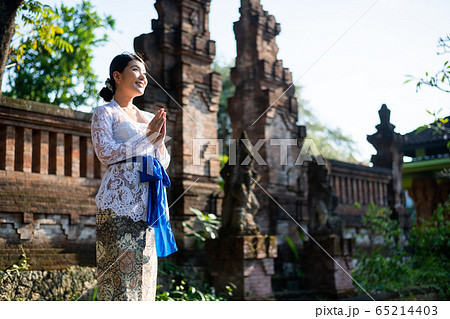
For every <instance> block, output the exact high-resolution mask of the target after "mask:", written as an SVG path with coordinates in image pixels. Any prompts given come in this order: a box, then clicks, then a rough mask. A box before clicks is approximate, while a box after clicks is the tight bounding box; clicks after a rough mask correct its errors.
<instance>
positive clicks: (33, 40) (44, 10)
mask: <svg viewBox="0 0 450 319" xmlns="http://www.w3.org/2000/svg"><path fill="white" fill-rule="evenodd" d="M17 15H18V16H19V17H20V20H21V24H20V25H19V24H17V23H16V24H15V29H16V31H15V34H14V38H13V39H12V41H11V44H10V56H9V58H10V60H11V62H12V63H11V64H10V65H9V66H8V67H13V66H16V67H17V68H18V69H19V68H20V67H21V65H22V64H23V62H24V55H25V53H26V52H27V51H28V50H36V49H37V48H38V47H41V48H43V50H45V51H46V52H48V53H49V54H51V53H52V52H53V51H54V50H55V49H59V50H63V51H64V52H67V53H71V52H73V46H72V45H71V44H70V43H69V42H67V41H66V39H65V38H64V37H63V36H62V35H63V33H64V29H63V28H61V27H60V26H58V25H57V24H56V23H57V21H58V19H60V16H59V15H58V14H57V13H56V12H55V11H53V9H52V8H51V7H50V6H48V5H46V4H42V3H40V2H39V1H35V0H26V1H24V2H23V3H22V5H21V6H20V7H19V9H18V11H17Z"/></svg>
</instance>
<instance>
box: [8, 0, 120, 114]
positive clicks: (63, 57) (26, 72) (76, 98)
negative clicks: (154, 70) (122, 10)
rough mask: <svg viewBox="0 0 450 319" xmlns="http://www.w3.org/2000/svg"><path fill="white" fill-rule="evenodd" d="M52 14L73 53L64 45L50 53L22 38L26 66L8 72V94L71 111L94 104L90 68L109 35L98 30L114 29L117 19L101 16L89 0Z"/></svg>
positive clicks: (39, 45)
mask: <svg viewBox="0 0 450 319" xmlns="http://www.w3.org/2000/svg"><path fill="white" fill-rule="evenodd" d="M53 11H54V12H55V13H56V14H57V15H58V18H57V19H56V20H54V21H53V22H54V24H56V25H59V26H60V28H61V29H62V31H63V32H62V34H61V36H60V37H61V38H63V39H65V40H67V42H68V43H70V44H71V45H72V47H73V48H74V50H73V51H72V52H67V51H66V49H67V47H64V46H61V47H60V48H59V49H58V48H55V49H54V50H52V51H51V52H49V51H48V50H47V49H46V47H45V45H41V43H39V42H36V41H35V39H34V38H33V37H31V38H30V37H25V38H23V39H22V42H21V43H22V44H23V45H24V46H25V47H26V48H27V50H25V51H24V52H23V54H22V55H21V59H22V60H23V64H24V65H26V67H21V68H18V67H16V68H10V69H8V72H7V75H8V78H7V79H8V82H7V84H8V85H9V87H10V90H9V91H8V92H5V95H8V96H11V97H14V98H23V99H29V100H34V101H38V102H44V103H53V104H57V105H66V106H68V107H71V108H77V107H79V106H85V105H86V104H92V105H94V104H95V102H96V101H97V98H96V96H97V89H96V84H97V83H98V81H97V76H96V75H95V74H94V72H93V69H92V67H91V63H92V59H93V52H92V51H93V48H95V47H97V46H100V45H102V44H104V43H105V42H106V40H107V36H106V34H105V35H103V36H100V37H99V36H97V35H96V31H97V30H98V29H99V28H103V29H105V28H113V27H114V20H113V18H112V17H111V16H106V17H100V16H99V15H98V14H97V13H95V11H94V9H93V6H92V5H91V3H90V2H89V1H86V0H84V1H83V2H82V3H81V5H79V6H77V7H68V6H65V5H61V7H60V8H58V7H55V8H54V9H53ZM58 30H59V29H57V31H58ZM55 32H56V31H55ZM55 41H56V42H57V43H59V44H61V43H62V42H60V41H57V40H55ZM13 59H17V57H13Z"/></svg>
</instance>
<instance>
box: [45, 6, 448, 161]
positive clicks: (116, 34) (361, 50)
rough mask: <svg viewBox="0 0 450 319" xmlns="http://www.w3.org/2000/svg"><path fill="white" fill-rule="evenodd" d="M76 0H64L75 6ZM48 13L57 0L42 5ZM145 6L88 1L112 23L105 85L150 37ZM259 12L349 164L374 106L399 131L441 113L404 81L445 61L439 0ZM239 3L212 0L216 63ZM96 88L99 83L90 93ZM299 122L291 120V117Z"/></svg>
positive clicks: (225, 55)
mask: <svg viewBox="0 0 450 319" xmlns="http://www.w3.org/2000/svg"><path fill="white" fill-rule="evenodd" d="M80 1H81V0H64V3H65V4H67V5H72V6H73V5H75V4H76V3H80ZM42 2H43V3H48V4H50V5H53V4H55V3H60V2H61V1H60V0H49V1H45V0H43V1H42ZM154 2H155V1H153V0H127V1H126V2H124V1H117V0H115V1H112V0H93V1H92V3H93V4H94V6H95V7H96V9H97V11H98V12H99V13H100V14H102V13H104V14H111V15H112V16H113V17H114V18H115V19H116V30H115V31H108V34H109V35H110V36H111V38H112V40H111V41H110V42H109V43H108V44H107V45H106V46H105V47H103V48H99V49H97V50H96V53H95V55H96V57H95V60H94V69H95V70H96V72H97V74H98V75H99V77H100V79H101V80H102V81H104V80H105V79H106V78H107V77H108V68H109V63H110V61H111V60H112V58H113V57H114V56H115V55H117V54H119V53H122V52H123V51H133V39H134V37H136V36H138V35H140V34H142V33H149V32H151V31H152V30H151V19H156V18H157V13H156V9H155V8H154V6H153V5H154ZM261 3H262V5H263V8H264V10H266V11H268V12H269V13H270V14H272V15H274V16H275V18H276V20H277V22H278V23H280V24H281V34H280V35H279V36H278V37H277V43H278V46H279V48H280V50H279V53H278V58H279V59H281V60H283V63H284V67H287V68H289V69H290V70H291V71H292V73H293V78H294V79H295V84H296V85H301V86H303V87H304V89H303V98H304V99H306V100H308V101H309V106H310V108H312V109H313V110H315V112H316V115H317V117H318V118H319V119H320V120H322V121H323V122H324V123H325V124H327V125H330V126H331V127H340V128H342V130H343V131H344V133H345V134H347V135H349V136H351V137H352V138H353V139H354V140H355V141H356V143H357V145H358V149H359V152H360V154H359V156H357V159H359V160H364V161H368V160H369V159H370V155H371V154H374V152H375V150H374V149H373V147H372V146H371V145H370V144H369V143H368V142H367V141H366V135H367V134H373V133H374V132H375V125H377V124H378V123H379V118H378V113H377V112H378V110H379V109H380V107H381V105H382V104H383V103H385V104H387V106H388V108H390V109H391V111H392V113H391V122H392V123H393V124H394V125H396V130H397V132H399V133H402V134H404V133H407V132H409V131H411V130H413V129H415V128H416V127H418V126H420V125H422V124H424V123H428V122H431V121H432V120H433V118H432V117H431V116H429V115H428V114H427V112H426V110H430V111H437V110H438V109H440V108H443V111H442V112H441V113H440V115H441V116H446V115H449V114H450V94H445V93H441V92H440V91H438V90H437V89H432V88H427V87H424V88H423V89H422V90H421V91H419V93H416V91H415V85H414V84H412V83H409V84H403V82H404V81H405V80H406V79H407V77H406V75H407V74H411V75H414V76H417V77H419V76H423V75H424V74H425V72H426V71H428V72H430V73H434V72H435V71H438V70H439V69H440V68H441V67H442V65H443V63H444V61H446V59H448V56H449V55H448V54H447V55H441V56H438V55H437V54H436V48H437V47H436V46H437V41H438V39H439V37H444V36H446V35H447V34H450V23H449V20H448V15H449V13H450V1H448V0H429V1H423V0H378V1H377V0H340V1H336V0H261ZM239 6H240V0H212V1H211V12H210V31H211V39H212V40H215V41H216V47H217V58H218V59H220V60H221V61H225V62H230V61H232V60H233V59H234V57H235V55H236V44H235V39H234V33H233V22H235V21H237V20H238V19H239ZM99 87H100V85H99ZM300 121H301V118H300Z"/></svg>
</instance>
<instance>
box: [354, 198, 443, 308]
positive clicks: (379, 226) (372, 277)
mask: <svg viewBox="0 0 450 319" xmlns="http://www.w3.org/2000/svg"><path fill="white" fill-rule="evenodd" d="M449 214H450V200H448V201H447V202H446V203H445V204H444V205H440V206H439V207H438V208H437V209H436V210H435V212H434V213H433V216H432V217H431V219H429V220H419V221H418V222H414V224H413V227H412V229H411V231H410V233H409V240H408V243H407V246H406V247H407V248H408V249H405V247H404V246H402V245H401V244H400V241H399V240H398V237H399V234H400V233H401V229H400V228H399V226H398V223H397V222H396V221H394V220H392V219H390V216H391V212H390V211H389V210H387V209H384V208H379V207H377V206H376V205H374V204H371V205H370V208H369V210H368V212H367V214H366V215H365V216H364V217H363V224H364V225H365V227H367V228H368V230H369V249H368V250H363V249H358V251H357V255H356V258H357V260H358V261H357V264H356V266H355V268H354V270H353V277H354V278H355V280H356V281H358V283H359V284H360V285H361V286H362V287H364V289H365V290H367V291H371V292H375V291H393V292H397V293H399V294H400V296H403V297H405V296H407V295H408V294H409V291H412V290H413V291H430V290H431V291H432V292H435V293H437V294H438V298H439V299H448V298H449V297H450V272H449V269H450V253H449V251H450V222H449V217H450V216H449ZM377 237H378V238H379V239H380V238H381V239H382V240H381V241H377V240H375V238H377ZM371 238H372V239H371Z"/></svg>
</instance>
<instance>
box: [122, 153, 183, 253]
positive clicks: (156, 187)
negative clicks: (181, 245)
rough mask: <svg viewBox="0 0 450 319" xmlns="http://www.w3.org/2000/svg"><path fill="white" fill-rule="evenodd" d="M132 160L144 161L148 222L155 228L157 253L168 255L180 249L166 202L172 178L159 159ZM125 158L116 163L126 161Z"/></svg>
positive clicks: (141, 174)
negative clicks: (167, 189) (167, 190)
mask: <svg viewBox="0 0 450 319" xmlns="http://www.w3.org/2000/svg"><path fill="white" fill-rule="evenodd" d="M131 160H132V162H137V161H139V162H140V163H142V171H140V172H139V179H140V182H141V183H148V204H147V224H148V225H149V226H151V227H153V228H154V230H155V244H156V254H157V256H158V257H166V256H168V255H170V254H172V253H174V252H176V251H177V250H178V248H177V244H176V243H175V238H174V236H173V232H172V228H171V227H170V222H169V212H168V210H167V202H166V189H165V188H166V187H170V179H169V176H168V175H167V173H166V171H165V170H164V167H163V166H162V165H161V163H160V162H159V161H158V159H156V158H154V157H151V156H139V157H133V158H132V159H131ZM127 161H129V159H128V160H123V161H120V162H117V163H114V164H120V163H126V162H127Z"/></svg>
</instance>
